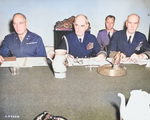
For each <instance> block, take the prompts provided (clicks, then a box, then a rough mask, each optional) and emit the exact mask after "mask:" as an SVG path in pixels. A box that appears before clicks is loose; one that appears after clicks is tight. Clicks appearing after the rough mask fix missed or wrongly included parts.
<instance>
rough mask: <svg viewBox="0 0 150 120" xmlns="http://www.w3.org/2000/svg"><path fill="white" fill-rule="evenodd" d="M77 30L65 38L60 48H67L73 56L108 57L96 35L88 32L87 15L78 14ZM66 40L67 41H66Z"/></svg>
mask: <svg viewBox="0 0 150 120" xmlns="http://www.w3.org/2000/svg"><path fill="white" fill-rule="evenodd" d="M74 28H75V32H73V33H70V34H68V35H66V36H65V38H66V39H64V38H63V40H62V43H61V45H60V47H59V48H60V49H67V48H68V53H69V54H71V55H72V56H73V57H79V58H84V57H95V59H96V60H97V61H102V60H104V59H105V57H106V55H107V54H106V52H105V51H101V49H100V45H99V44H98V42H97V40H96V37H95V36H94V35H92V34H90V33H88V32H86V30H87V28H88V19H87V17H86V16H85V15H78V16H76V18H75V21H74ZM65 40H66V41H65Z"/></svg>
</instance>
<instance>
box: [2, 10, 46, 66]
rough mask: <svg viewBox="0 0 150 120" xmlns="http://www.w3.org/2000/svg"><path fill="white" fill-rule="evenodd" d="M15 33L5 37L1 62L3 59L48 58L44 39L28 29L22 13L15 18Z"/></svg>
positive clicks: (15, 15)
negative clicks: (11, 57) (14, 57)
mask: <svg viewBox="0 0 150 120" xmlns="http://www.w3.org/2000/svg"><path fill="white" fill-rule="evenodd" d="M13 26H14V29H15V32H13V33H11V34H9V35H7V36H5V38H4V41H3V42H2V46H1V49H0V62H1V63H2V62H3V60H4V59H3V57H9V56H16V57H46V51H45V47H44V44H43V41H42V38H41V37H40V36H39V35H37V34H35V33H32V32H30V31H29V30H28V29H27V21H26V17H25V16H24V15H23V14H21V13H16V14H14V16H13Z"/></svg>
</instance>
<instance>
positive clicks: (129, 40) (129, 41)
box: [128, 36, 131, 44]
mask: <svg viewBox="0 0 150 120" xmlns="http://www.w3.org/2000/svg"><path fill="white" fill-rule="evenodd" d="M128 43H129V44H130V43H131V36H130V37H129V39H128Z"/></svg>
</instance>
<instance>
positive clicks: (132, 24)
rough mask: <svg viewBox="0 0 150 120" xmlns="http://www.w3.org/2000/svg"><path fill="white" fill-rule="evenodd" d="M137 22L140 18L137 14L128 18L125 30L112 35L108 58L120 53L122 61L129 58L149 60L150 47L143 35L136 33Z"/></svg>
mask: <svg viewBox="0 0 150 120" xmlns="http://www.w3.org/2000/svg"><path fill="white" fill-rule="evenodd" d="M139 21H140V17H139V16H138V15H137V14H131V15H129V16H128V18H127V21H126V27H127V29H126V30H120V31H117V32H115V33H114V34H113V37H112V40H111V42H110V48H109V51H108V54H109V57H114V56H115V55H116V54H117V53H118V52H120V53H121V59H122V60H123V59H124V60H125V58H126V57H130V59H131V60H137V59H149V58H150V46H149V44H148V41H147V39H146V37H145V35H144V34H143V33H141V32H138V31H136V30H137V28H138V25H139Z"/></svg>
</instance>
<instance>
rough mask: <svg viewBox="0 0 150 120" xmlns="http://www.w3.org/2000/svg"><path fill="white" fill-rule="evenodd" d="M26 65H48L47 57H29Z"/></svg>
mask: <svg viewBox="0 0 150 120" xmlns="http://www.w3.org/2000/svg"><path fill="white" fill-rule="evenodd" d="M25 66H48V64H47V60H46V58H45V57H27V59H26V64H25Z"/></svg>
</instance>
